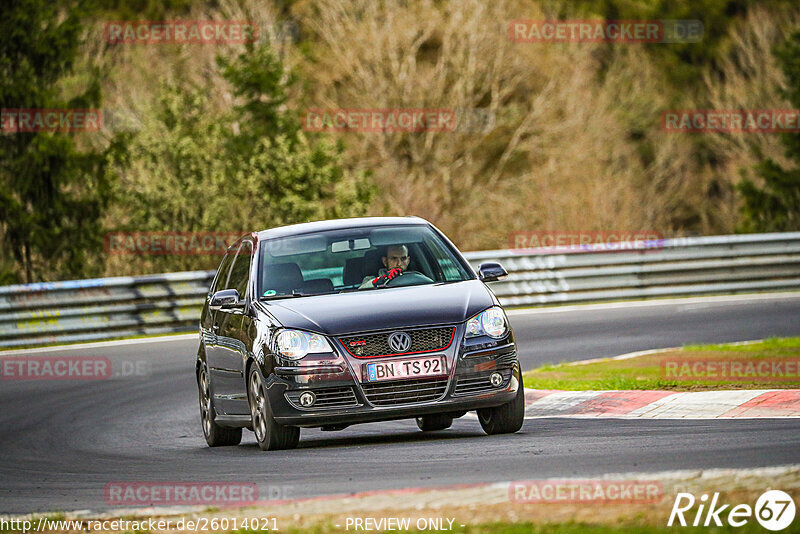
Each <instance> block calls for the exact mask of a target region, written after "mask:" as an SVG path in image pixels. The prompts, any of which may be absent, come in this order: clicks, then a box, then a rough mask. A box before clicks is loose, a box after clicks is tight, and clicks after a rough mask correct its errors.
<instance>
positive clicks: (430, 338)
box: [339, 326, 456, 358]
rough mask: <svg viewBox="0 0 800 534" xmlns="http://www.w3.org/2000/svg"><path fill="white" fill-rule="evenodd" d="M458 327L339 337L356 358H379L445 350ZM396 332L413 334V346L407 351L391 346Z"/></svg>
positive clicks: (414, 329)
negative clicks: (392, 337) (391, 338)
mask: <svg viewBox="0 0 800 534" xmlns="http://www.w3.org/2000/svg"><path fill="white" fill-rule="evenodd" d="M455 331H456V329H455V328H454V327H452V326H446V327H443V328H412V329H408V330H391V331H387V332H379V333H377V334H364V335H362V336H347V337H341V338H339V341H340V342H341V344H342V346H344V348H345V349H346V350H347V352H349V353H350V354H351V355H353V356H355V357H356V358H377V357H379V356H393V355H397V354H415V353H420V352H435V351H439V350H444V349H446V348H447V347H449V346H450V343H452V342H453V335H454V334H455ZM394 332H405V333H407V334H408V335H409V336H411V346H410V347H409V348H408V350H407V351H406V352H395V351H394V350H393V349H392V348H391V347H389V335H390V334H392V333H394Z"/></svg>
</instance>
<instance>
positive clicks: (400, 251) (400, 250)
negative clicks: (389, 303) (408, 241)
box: [359, 245, 411, 289]
mask: <svg viewBox="0 0 800 534" xmlns="http://www.w3.org/2000/svg"><path fill="white" fill-rule="evenodd" d="M381 261H383V268H382V269H379V270H378V276H377V277H373V276H365V277H364V280H363V281H362V282H361V286H359V289H363V288H366V287H377V286H379V285H383V284H385V283H386V282H388V281H389V280H392V279H393V278H395V277H397V276H400V275H401V274H403V271H405V270H406V269H408V264H409V262H410V261H411V257H410V256H409V255H408V247H407V246H405V245H389V246H388V247H386V255H385V256H383V257H382V258H381Z"/></svg>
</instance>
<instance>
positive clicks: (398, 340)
mask: <svg viewBox="0 0 800 534" xmlns="http://www.w3.org/2000/svg"><path fill="white" fill-rule="evenodd" d="M409 347H411V336H409V335H408V334H406V333H405V332H392V333H391V334H389V348H391V349H392V350H393V351H395V352H406V351H407V350H408V349H409Z"/></svg>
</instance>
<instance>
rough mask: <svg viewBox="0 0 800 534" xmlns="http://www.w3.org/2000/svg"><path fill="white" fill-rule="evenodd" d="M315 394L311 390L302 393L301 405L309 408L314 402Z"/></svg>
mask: <svg viewBox="0 0 800 534" xmlns="http://www.w3.org/2000/svg"><path fill="white" fill-rule="evenodd" d="M314 400H315V399H314V394H313V393H311V392H310V391H306V392H305V393H303V394H302V395H300V406H304V407H306V408H308V407H309V406H311V405H312V404H314Z"/></svg>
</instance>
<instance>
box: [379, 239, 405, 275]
mask: <svg viewBox="0 0 800 534" xmlns="http://www.w3.org/2000/svg"><path fill="white" fill-rule="evenodd" d="M409 261H411V258H410V257H409V256H408V248H406V246H405V245H403V246H400V247H389V249H388V250H387V251H386V256H384V257H383V266H384V267H386V268H387V269H389V270H392V269H397V268H398V267H399V268H400V269H403V270H404V271H405V270H406V269H408V262H409Z"/></svg>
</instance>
